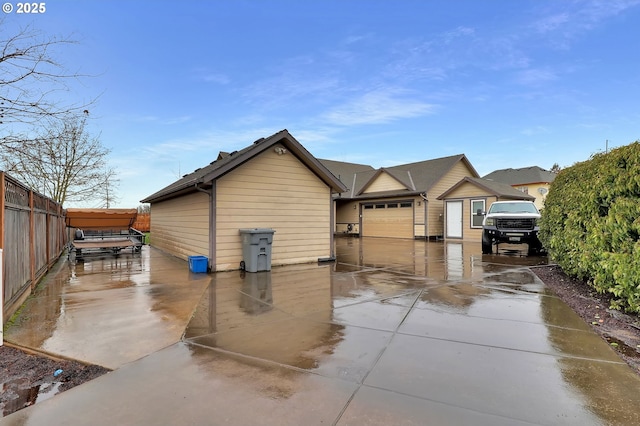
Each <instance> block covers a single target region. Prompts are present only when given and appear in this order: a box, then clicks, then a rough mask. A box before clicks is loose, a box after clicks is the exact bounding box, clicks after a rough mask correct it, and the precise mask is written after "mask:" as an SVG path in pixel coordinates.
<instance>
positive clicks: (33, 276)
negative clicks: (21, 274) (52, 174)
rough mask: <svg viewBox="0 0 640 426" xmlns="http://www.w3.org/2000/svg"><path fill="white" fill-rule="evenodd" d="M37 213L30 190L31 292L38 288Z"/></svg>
mask: <svg viewBox="0 0 640 426" xmlns="http://www.w3.org/2000/svg"><path fill="white" fill-rule="evenodd" d="M35 229H36V212H35V209H34V207H33V191H32V190H29V269H30V270H31V291H33V289H34V288H35V286H36V239H35Z"/></svg>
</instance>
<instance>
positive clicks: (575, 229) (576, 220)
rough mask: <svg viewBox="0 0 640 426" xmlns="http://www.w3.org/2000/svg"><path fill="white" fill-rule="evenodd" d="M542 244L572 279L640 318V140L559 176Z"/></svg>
mask: <svg viewBox="0 0 640 426" xmlns="http://www.w3.org/2000/svg"><path fill="white" fill-rule="evenodd" d="M540 240H541V241H542V244H543V245H544V246H545V248H546V249H547V251H548V252H549V255H550V257H551V258H552V259H554V260H555V261H556V262H557V263H558V265H559V266H560V267H561V268H562V269H563V270H564V271H565V272H566V273H567V274H568V275H571V276H574V277H577V278H580V279H582V280H585V281H587V282H588V283H589V285H591V286H592V287H593V288H594V289H595V290H596V291H598V292H599V293H607V294H609V295H610V296H611V297H612V303H611V307H612V308H615V309H624V310H626V311H628V312H635V313H640V141H636V142H634V143H632V144H630V145H627V146H623V147H620V148H616V149H614V150H612V151H610V152H609V153H599V154H594V155H593V156H592V157H591V158H590V159H589V160H587V161H584V162H581V163H577V164H575V165H573V166H571V167H568V168H566V169H563V170H561V171H560V173H558V175H557V177H556V178H555V180H554V182H553V183H552V184H551V188H550V190H549V194H548V196H547V198H546V200H545V207H544V210H543V212H542V219H541V220H540Z"/></svg>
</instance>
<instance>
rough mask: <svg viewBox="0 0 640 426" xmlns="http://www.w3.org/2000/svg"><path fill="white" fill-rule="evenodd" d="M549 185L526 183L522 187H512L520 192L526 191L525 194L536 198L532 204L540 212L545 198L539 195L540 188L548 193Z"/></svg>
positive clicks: (545, 196) (544, 195) (543, 195)
mask: <svg viewBox="0 0 640 426" xmlns="http://www.w3.org/2000/svg"><path fill="white" fill-rule="evenodd" d="M550 186H551V185H549V184H548V183H527V184H522V185H513V187H514V188H515V189H517V190H520V191H522V188H526V189H527V192H526V193H527V194H529V195H531V196H532V197H536V199H535V201H534V204H535V205H536V207H537V208H538V210H542V209H543V208H544V200H545V199H546V198H547V195H546V194H541V193H540V188H544V189H545V190H546V191H547V194H548V193H549V187H550ZM523 192H524V191H523Z"/></svg>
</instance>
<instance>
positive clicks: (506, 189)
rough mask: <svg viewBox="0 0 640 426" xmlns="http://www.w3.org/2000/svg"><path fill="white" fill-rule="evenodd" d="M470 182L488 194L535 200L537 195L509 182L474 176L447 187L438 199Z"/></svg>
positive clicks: (442, 198)
mask: <svg viewBox="0 0 640 426" xmlns="http://www.w3.org/2000/svg"><path fill="white" fill-rule="evenodd" d="M466 183H470V184H471V185H475V186H477V187H478V188H481V189H482V190H483V191H486V192H487V193H488V194H490V195H493V196H495V197H498V198H509V199H515V200H535V199H536V197H533V196H531V195H529V194H525V193H524V192H522V191H518V190H517V189H515V188H514V187H512V186H511V185H509V184H506V183H502V182H495V181H492V180H487V179H483V178H474V177H468V176H467V177H464V178H462V179H461V180H460V181H459V182H458V183H456V184H455V185H453V186H452V187H451V188H449V189H447V190H446V191H445V192H443V193H442V194H441V195H440V196H439V197H438V200H444V199H445V198H447V197H448V196H449V194H451V193H453V192H454V191H455V190H456V189H458V188H459V187H461V186H462V185H464V184H466Z"/></svg>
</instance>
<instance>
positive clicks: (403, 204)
mask: <svg viewBox="0 0 640 426" xmlns="http://www.w3.org/2000/svg"><path fill="white" fill-rule="evenodd" d="M400 207H411V203H400Z"/></svg>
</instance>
